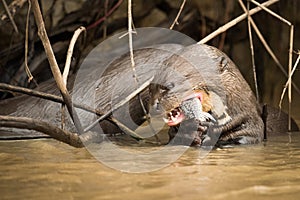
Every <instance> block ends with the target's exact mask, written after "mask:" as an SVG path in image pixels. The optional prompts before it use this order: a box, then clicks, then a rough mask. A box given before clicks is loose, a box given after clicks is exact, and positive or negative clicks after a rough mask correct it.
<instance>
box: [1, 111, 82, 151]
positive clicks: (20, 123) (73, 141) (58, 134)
mask: <svg viewBox="0 0 300 200" xmlns="http://www.w3.org/2000/svg"><path fill="white" fill-rule="evenodd" d="M0 125H1V127H13V128H21V129H29V130H35V131H39V132H41V133H45V134H47V135H49V136H51V137H52V138H54V139H56V140H59V141H61V142H64V143H67V144H69V145H71V146H73V147H83V144H82V142H81V140H80V137H79V136H78V135H77V134H74V133H71V132H68V131H65V130H62V129H60V128H58V127H56V126H53V125H51V124H49V123H47V122H44V121H41V120H37V119H32V118H27V117H12V116H3V115H0Z"/></svg>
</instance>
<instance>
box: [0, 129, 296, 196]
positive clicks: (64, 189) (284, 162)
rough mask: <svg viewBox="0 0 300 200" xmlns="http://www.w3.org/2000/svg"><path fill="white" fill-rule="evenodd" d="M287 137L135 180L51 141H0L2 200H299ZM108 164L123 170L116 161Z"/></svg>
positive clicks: (192, 153) (188, 160) (193, 151)
mask: <svg viewBox="0 0 300 200" xmlns="http://www.w3.org/2000/svg"><path fill="white" fill-rule="evenodd" d="M291 136H292V137H288V136H287V135H284V136H278V137H273V138H270V139H269V141H268V142H266V143H264V144H259V145H251V146H239V147H234V148H225V149H216V150H213V151H211V152H210V153H209V154H208V155H207V156H206V157H205V158H201V154H202V153H203V152H202V153H201V150H199V149H197V148H189V149H188V150H187V151H186V152H185V153H184V154H183V155H182V156H181V157H180V158H179V159H178V160H177V161H175V162H174V163H172V164H170V165H169V166H167V167H164V168H162V169H160V170H157V171H154V172H149V173H138V174H132V173H124V172H120V171H117V170H114V169H111V168H109V167H107V166H105V165H103V164H101V163H100V162H98V160H97V159H95V158H94V157H93V156H92V155H91V154H90V153H89V152H88V151H87V150H85V149H75V148H72V147H70V146H67V145H65V144H62V143H59V142H57V141H54V140H50V139H49V140H31V141H2V142H0V163H1V164H0V191H1V198H3V199H82V198H83V199H120V198H122V199H146V200H147V199H231V200H232V199H239V200H240V199H252V198H255V199H256V200H257V199H298V197H299V196H300V184H299V183H300V134H299V133H293V134H292V135H291ZM147 148H154V147H147ZM171 148H174V147H170V150H171V151H172V149H171ZM173 150H174V149H173ZM102 153H103V155H105V152H102ZM132 159H134V158H132ZM154 159H155V162H157V163H163V162H165V161H164V160H163V159H160V158H159V157H156V158H154ZM111 160H113V161H116V162H117V161H122V162H119V163H123V164H124V165H126V159H124V157H122V156H118V155H117V154H116V155H114V157H113V158H111ZM128 163H130V162H128Z"/></svg>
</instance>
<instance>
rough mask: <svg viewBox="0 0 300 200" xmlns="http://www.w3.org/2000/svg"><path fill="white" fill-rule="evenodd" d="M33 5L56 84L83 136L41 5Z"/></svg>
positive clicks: (33, 1) (36, 2)
mask: <svg viewBox="0 0 300 200" xmlns="http://www.w3.org/2000/svg"><path fill="white" fill-rule="evenodd" d="M31 3H32V10H33V13H34V17H35V21H36V24H37V27H38V35H39V37H40V38H41V41H42V43H43V46H44V49H45V52H46V55H47V57H48V61H49V64H50V68H51V71H52V74H53V77H54V79H55V82H56V84H57V86H58V88H59V90H60V92H61V94H62V97H63V99H64V102H65V103H66V106H67V109H68V111H69V114H70V116H71V118H72V120H73V122H74V125H75V127H76V129H77V131H78V133H79V134H82V133H83V129H82V127H81V123H80V120H79V118H78V115H77V113H76V111H75V110H74V109H73V106H72V99H71V96H70V94H69V91H68V90H67V87H66V85H65V84H64V81H63V78H62V75H61V72H60V70H59V67H58V64H57V62H56V58H55V55H54V53H53V49H52V47H51V44H50V41H49V38H48V36H47V32H46V29H45V24H44V20H43V16H42V14H41V9H40V6H39V3H38V1H37V0H31Z"/></svg>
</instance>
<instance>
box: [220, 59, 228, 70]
mask: <svg viewBox="0 0 300 200" xmlns="http://www.w3.org/2000/svg"><path fill="white" fill-rule="evenodd" d="M219 59H220V61H219V70H220V72H221V73H222V72H224V71H225V70H226V69H228V67H227V66H228V60H227V59H226V57H224V56H221V57H220V58H219Z"/></svg>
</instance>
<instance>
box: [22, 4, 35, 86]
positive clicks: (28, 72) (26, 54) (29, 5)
mask: <svg viewBox="0 0 300 200" xmlns="http://www.w3.org/2000/svg"><path fill="white" fill-rule="evenodd" d="M30 12H31V1H30V0H28V11H27V17H26V29H25V51H24V53H25V56H24V66H25V72H26V74H27V76H28V82H30V81H32V80H33V82H34V84H35V85H36V86H37V85H38V84H37V82H36V81H35V80H34V78H33V75H32V73H31V71H30V69H29V66H28V32H29V17H30Z"/></svg>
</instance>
